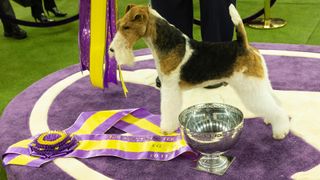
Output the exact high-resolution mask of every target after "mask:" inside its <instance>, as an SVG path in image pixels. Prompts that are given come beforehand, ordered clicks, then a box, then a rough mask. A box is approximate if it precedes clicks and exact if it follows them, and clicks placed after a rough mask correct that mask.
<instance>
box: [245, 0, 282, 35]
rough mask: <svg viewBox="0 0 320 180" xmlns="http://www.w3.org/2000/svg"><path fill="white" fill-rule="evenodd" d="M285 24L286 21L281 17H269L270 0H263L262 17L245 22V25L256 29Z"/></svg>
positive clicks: (273, 27) (279, 26)
mask: <svg viewBox="0 0 320 180" xmlns="http://www.w3.org/2000/svg"><path fill="white" fill-rule="evenodd" d="M286 24H287V21H285V20H283V19H281V18H271V1H270V0H264V17H263V18H257V19H254V20H251V21H249V22H247V25H248V26H249V27H251V28H256V29H276V28H281V27H283V26H285V25H286Z"/></svg>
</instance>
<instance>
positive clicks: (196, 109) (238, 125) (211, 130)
mask: <svg viewBox="0 0 320 180" xmlns="http://www.w3.org/2000/svg"><path fill="white" fill-rule="evenodd" d="M179 121H180V124H181V129H182V131H181V132H182V133H183V135H184V137H185V140H186V142H187V143H188V145H189V146H190V147H191V148H193V149H194V150H196V151H198V152H200V153H201V154H202V157H201V158H200V159H199V160H198V165H197V169H199V170H202V171H206V172H209V173H213V174H218V175H223V174H224V173H225V171H226V170H227V169H228V167H229V166H230V164H231V163H232V161H233V158H232V157H226V156H223V155H222V154H223V153H224V152H225V151H227V150H228V149H230V148H231V147H232V146H233V145H234V144H235V143H236V142H237V140H238V139H239V135H240V134H241V131H242V128H243V114H242V112H241V111H240V110H239V109H237V108H235V107H233V106H230V105H226V104H218V103H206V104H199V105H194V106H191V107H189V108H187V109H186V110H184V111H183V112H182V113H181V114H180V116H179Z"/></svg>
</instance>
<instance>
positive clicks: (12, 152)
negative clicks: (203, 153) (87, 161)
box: [3, 108, 198, 167]
mask: <svg viewBox="0 0 320 180" xmlns="http://www.w3.org/2000/svg"><path fill="white" fill-rule="evenodd" d="M94 113H95V112H83V113H81V114H80V116H79V117H78V119H77V120H76V121H75V123H74V124H73V125H72V126H71V127H69V128H68V129H66V130H65V131H66V132H67V133H72V132H75V131H77V130H78V129H79V128H80V127H81V126H82V124H83V123H85V122H86V121H85V120H86V119H88V118H89V117H90V116H91V115H93V114H94ZM128 114H131V115H132V116H134V117H137V118H145V119H147V120H149V121H150V122H152V123H154V124H156V125H158V124H159V123H160V116H159V115H154V114H151V113H150V112H148V111H147V110H145V109H142V108H138V109H126V110H122V111H120V112H118V113H116V114H114V115H113V116H111V117H109V118H108V120H106V121H105V122H108V123H101V124H100V125H99V126H98V127H97V128H96V129H95V130H94V131H93V133H92V134H81V135H75V138H76V139H77V140H78V141H79V142H80V143H81V141H87V140H97V141H99V140H119V141H126V142H146V141H154V142H175V141H179V140H181V136H157V135H155V134H153V133H152V132H149V131H146V130H144V129H141V128H139V127H137V126H135V125H134V124H128V123H125V124H126V126H124V124H121V123H124V122H123V121H121V118H122V117H125V116H126V115H128ZM112 126H114V127H117V128H119V129H120V130H123V131H125V132H127V133H131V134H134V136H125V135H121V134H104V132H106V131H107V130H108V129H110V128H111V127H112ZM35 137H37V136H34V137H32V138H31V139H34V138H35ZM19 154H24V155H30V151H29V149H28V148H22V147H9V148H8V149H7V151H6V152H5V154H4V157H3V163H4V164H5V165H6V164H8V163H9V161H10V160H12V159H13V158H15V157H16V156H17V155H19ZM179 155H185V156H186V157H187V158H189V159H195V158H197V156H198V154H197V153H195V152H194V151H193V150H192V149H191V148H190V147H189V146H183V147H181V148H180V149H177V150H175V151H172V152H167V153H161V152H125V151H121V150H117V149H103V150H90V151H84V150H81V149H75V150H74V151H72V152H70V153H69V154H66V155H64V156H62V157H78V158H90V157H97V156H116V157H120V158H124V159H149V160H158V161H168V160H171V159H173V158H175V157H177V156H179ZM54 159H55V157H51V158H39V159H37V160H34V161H31V162H29V163H28V164H27V166H31V167H40V166H41V165H42V164H44V163H47V162H50V161H52V160H54Z"/></svg>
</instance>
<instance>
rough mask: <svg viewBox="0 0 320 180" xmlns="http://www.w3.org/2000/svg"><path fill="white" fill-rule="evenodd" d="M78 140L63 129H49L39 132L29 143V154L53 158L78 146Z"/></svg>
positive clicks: (63, 154) (65, 153)
mask: <svg viewBox="0 0 320 180" xmlns="http://www.w3.org/2000/svg"><path fill="white" fill-rule="evenodd" d="M78 144H79V143H78V140H77V139H76V138H75V137H74V136H73V135H69V134H67V133H66V132H64V131H49V132H45V133H42V134H40V135H39V136H38V137H36V138H35V139H34V140H33V141H32V142H31V143H30V144H29V152H30V155H31V156H37V157H40V158H55V157H61V156H65V155H67V154H69V153H70V152H72V151H73V150H74V149H75V148H76V147H77V146H78Z"/></svg>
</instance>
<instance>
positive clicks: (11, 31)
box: [0, 0, 27, 39]
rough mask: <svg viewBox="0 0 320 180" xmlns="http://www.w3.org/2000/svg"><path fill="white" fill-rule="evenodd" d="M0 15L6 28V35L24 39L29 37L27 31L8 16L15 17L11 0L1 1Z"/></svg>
mask: <svg viewBox="0 0 320 180" xmlns="http://www.w3.org/2000/svg"><path fill="white" fill-rule="evenodd" d="M0 15H1V16H0V17H1V21H2V24H3V28H4V36H6V37H13V38H16V39H24V38H26V37H27V33H26V32H25V31H24V30H22V29H20V28H19V26H18V25H17V24H14V23H12V22H10V20H7V19H6V17H11V18H15V14H14V11H13V9H12V6H11V4H10V2H9V0H1V1H0Z"/></svg>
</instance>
